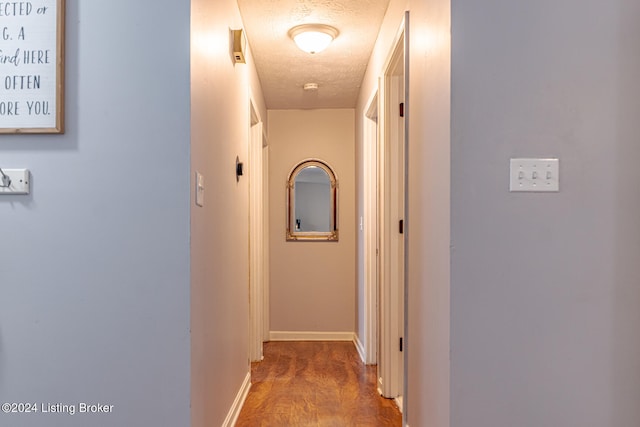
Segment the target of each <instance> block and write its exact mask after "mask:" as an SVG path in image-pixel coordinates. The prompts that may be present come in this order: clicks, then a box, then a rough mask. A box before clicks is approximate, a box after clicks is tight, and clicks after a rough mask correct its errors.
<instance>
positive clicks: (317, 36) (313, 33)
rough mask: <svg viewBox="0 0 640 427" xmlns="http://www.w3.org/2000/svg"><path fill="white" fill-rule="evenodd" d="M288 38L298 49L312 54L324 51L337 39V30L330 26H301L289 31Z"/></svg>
mask: <svg viewBox="0 0 640 427" xmlns="http://www.w3.org/2000/svg"><path fill="white" fill-rule="evenodd" d="M289 36H290V37H291V38H292V39H293V41H295V42H296V44H297V45H298V47H299V48H300V49H302V50H304V51H305V52H308V53H311V54H313V53H318V52H322V51H323V50H325V49H326V48H327V47H328V46H329V45H330V44H331V42H332V41H333V39H335V38H336V37H338V30H337V29H335V28H333V27H332V26H330V25H323V24H303V25H298V26H297V27H293V28H292V29H290V30H289Z"/></svg>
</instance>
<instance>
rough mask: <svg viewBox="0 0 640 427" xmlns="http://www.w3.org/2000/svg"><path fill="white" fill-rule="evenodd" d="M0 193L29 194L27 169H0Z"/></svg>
mask: <svg viewBox="0 0 640 427" xmlns="http://www.w3.org/2000/svg"><path fill="white" fill-rule="evenodd" d="M1 170H2V173H0V195H2V194H12V195H16V194H29V191H30V183H29V181H30V176H29V169H1Z"/></svg>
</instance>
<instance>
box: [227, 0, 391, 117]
mask: <svg viewBox="0 0 640 427" xmlns="http://www.w3.org/2000/svg"><path fill="white" fill-rule="evenodd" d="M388 4H389V0H238V5H239V6H240V12H241V14H242V19H243V22H244V27H245V31H246V34H247V40H248V42H249V45H250V46H251V51H252V52H253V56H254V60H255V63H256V68H257V69H258V75H259V77H260V82H261V83H262V90H263V92H264V96H265V101H266V104H267V108H269V109H310V108H354V107H355V104H356V98H357V95H358V90H359V88H360V83H361V82H362V78H363V76H364V72H365V69H366V67H367V63H368V61H369V56H370V55H371V51H372V49H373V45H374V43H375V41H376V37H377V34H378V30H379V28H380V25H381V23H382V19H383V17H384V13H385V12H386V10H387V6H388ZM300 24H327V25H331V26H333V27H335V28H337V29H338V31H339V32H340V34H339V35H338V37H337V38H336V39H335V40H334V41H333V43H332V44H331V45H330V46H329V47H328V48H327V49H326V50H325V51H323V52H320V53H316V54H314V55H311V54H309V53H305V52H303V51H301V50H300V49H298V47H297V46H296V45H295V43H294V42H293V40H291V38H289V36H288V34H287V33H288V31H289V30H290V29H291V28H292V27H295V26H296V25H300ZM305 83H317V84H318V86H319V88H318V90H317V91H304V90H303V88H302V86H303V85H304V84H305Z"/></svg>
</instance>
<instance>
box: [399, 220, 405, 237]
mask: <svg viewBox="0 0 640 427" xmlns="http://www.w3.org/2000/svg"><path fill="white" fill-rule="evenodd" d="M398 231H399V232H400V234H404V219H401V220H400V223H399V225H398Z"/></svg>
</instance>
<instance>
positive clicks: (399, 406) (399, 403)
mask: <svg viewBox="0 0 640 427" xmlns="http://www.w3.org/2000/svg"><path fill="white" fill-rule="evenodd" d="M394 400H395V401H396V406H397V407H398V409H399V410H400V413H402V408H403V406H402V396H398V397H396V398H395V399H394Z"/></svg>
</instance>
